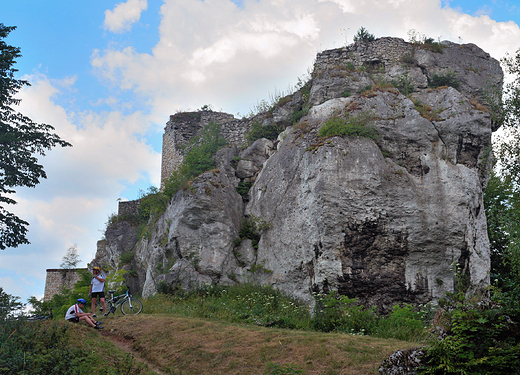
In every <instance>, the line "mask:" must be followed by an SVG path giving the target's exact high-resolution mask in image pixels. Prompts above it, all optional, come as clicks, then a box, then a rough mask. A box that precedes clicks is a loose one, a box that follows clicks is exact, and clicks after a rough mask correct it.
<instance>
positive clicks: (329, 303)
mask: <svg viewBox="0 0 520 375" xmlns="http://www.w3.org/2000/svg"><path fill="white" fill-rule="evenodd" d="M377 322H378V316H377V313H376V311H375V308H369V309H365V308H364V307H363V306H361V305H358V304H357V299H356V298H349V297H347V296H340V295H339V294H338V293H337V292H335V291H331V292H329V293H328V294H326V295H322V294H318V295H316V305H315V309H314V318H313V321H312V326H313V328H314V329H315V330H317V331H323V332H331V331H335V332H344V333H354V334H362V335H370V334H373V333H375V331H376V328H377Z"/></svg>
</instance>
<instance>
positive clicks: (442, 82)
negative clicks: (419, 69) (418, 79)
mask: <svg viewBox="0 0 520 375" xmlns="http://www.w3.org/2000/svg"><path fill="white" fill-rule="evenodd" d="M428 86H429V87H431V88H437V87H442V86H451V87H453V88H454V89H456V90H458V89H459V87H460V82H459V80H458V79H457V74H456V73H455V72H453V71H451V70H448V71H447V72H446V74H433V75H432V77H431V78H430V79H428Z"/></svg>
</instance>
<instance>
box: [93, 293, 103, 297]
mask: <svg viewBox="0 0 520 375" xmlns="http://www.w3.org/2000/svg"><path fill="white" fill-rule="evenodd" d="M92 298H105V292H92Z"/></svg>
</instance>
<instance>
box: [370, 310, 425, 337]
mask: <svg viewBox="0 0 520 375" xmlns="http://www.w3.org/2000/svg"><path fill="white" fill-rule="evenodd" d="M427 317H428V315H427V312H426V311H417V310H416V308H415V307H414V306H412V305H410V304H406V303H405V304H403V305H402V306H399V305H395V306H394V307H393V309H392V312H391V313H390V314H389V315H388V316H387V317H384V318H382V319H381V320H380V321H379V323H378V327H377V333H376V336H378V337H382V338H395V339H398V340H405V341H414V340H417V339H421V338H425V330H424V324H425V322H427Z"/></svg>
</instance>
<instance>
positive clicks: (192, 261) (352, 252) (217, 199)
mask: <svg viewBox="0 0 520 375" xmlns="http://www.w3.org/2000/svg"><path fill="white" fill-rule="evenodd" d="M443 46H444V49H443V51H442V52H440V53H439V52H432V51H429V50H426V49H424V48H423V47H421V46H417V45H413V44H410V43H406V42H405V41H403V40H402V39H399V38H380V39H378V40H376V41H374V42H372V43H356V44H353V45H351V46H347V47H345V48H340V49H335V50H330V51H324V52H322V53H320V54H319V55H318V57H317V60H316V64H315V68H314V71H313V73H312V76H311V80H310V82H308V84H306V85H305V86H304V87H302V88H301V89H300V90H298V91H297V92H296V93H294V94H293V95H291V96H289V97H286V98H284V100H281V101H280V103H281V104H280V105H278V106H277V107H276V108H274V109H273V110H271V111H267V112H265V113H262V114H258V115H257V116H255V117H253V118H250V119H243V120H237V119H234V118H233V117H232V116H231V115H229V116H228V115H226V114H222V113H220V112H218V113H217V112H216V113H212V112H204V113H201V114H197V113H190V114H186V115H183V114H177V115H175V116H172V117H171V118H170V121H169V122H168V126H167V129H166V131H167V132H170V133H168V135H169V138H168V137H166V138H167V139H168V140H170V139H173V140H174V141H175V139H178V140H180V141H179V142H180V144H186V143H187V142H189V140H190V137H192V136H195V135H196V134H198V133H200V129H201V127H203V126H204V124H206V123H210V122H211V121H214V120H215V119H216V120H218V119H222V121H223V124H224V125H223V127H224V128H223V134H224V136H225V137H226V139H227V140H228V142H229V143H230V144H231V145H230V147H226V148H224V149H222V150H220V151H219V152H218V154H217V157H216V162H217V169H215V170H213V171H209V172H206V173H204V174H202V175H201V176H199V177H198V178H196V179H195V180H194V181H193V184H192V186H191V188H190V189H188V190H187V191H181V192H179V193H177V194H176V195H175V196H174V197H173V198H172V200H171V202H170V203H169V205H168V207H167V209H166V211H165V212H164V214H163V215H162V216H161V217H159V218H155V219H154V220H155V221H150V222H149V226H148V229H147V234H146V235H145V236H142V238H141V239H139V240H137V235H136V234H135V233H134V234H131V232H132V230H133V231H134V232H135V231H136V228H133V227H131V226H130V225H129V224H128V225H127V228H128V230H126V229H123V227H121V228H119V227H114V228H110V230H108V231H107V239H106V246H101V247H103V249H101V247H100V249H99V250H98V253H99V255H100V257H102V258H104V259H107V260H108V261H111V262H114V261H115V259H116V258H117V257H118V256H119V255H121V254H122V253H125V252H128V251H133V252H135V258H134V260H133V262H132V267H133V268H134V271H135V272H134V273H135V274H136V275H137V280H138V282H139V285H140V287H141V289H142V293H143V295H144V296H149V295H152V294H154V293H156V291H157V289H158V286H159V284H160V283H165V284H164V285H168V286H170V287H172V288H177V287H179V288H186V289H190V288H195V287H197V286H199V285H201V284H208V283H216V284H232V283H236V282H245V281H252V282H257V283H261V284H269V285H273V286H274V287H276V288H279V289H281V290H283V291H284V292H286V293H290V294H292V295H293V296H295V297H299V298H301V299H303V300H304V301H307V302H308V303H309V304H311V305H312V303H313V297H312V292H327V291H329V290H332V289H333V290H337V291H338V292H339V293H340V294H343V295H348V296H349V297H356V298H358V299H359V300H360V301H361V302H362V303H364V304H365V305H370V306H377V307H378V308H379V310H380V311H382V312H386V311H389V310H390V309H391V308H392V306H393V305H395V304H396V303H400V302H408V303H417V304H418V303H426V302H429V301H432V300H436V299H438V298H440V297H443V296H444V295H445V293H446V292H448V291H449V292H451V291H453V290H454V289H455V288H456V287H457V285H456V280H457V278H456V277H455V275H454V272H453V268H454V267H455V266H457V267H459V269H460V270H461V272H462V273H463V274H464V275H465V276H466V278H467V280H468V281H470V282H471V284H472V286H473V287H475V288H478V287H484V286H486V285H488V283H489V275H488V271H489V268H490V255H489V240H488V237H487V230H486V218H485V212H484V207H483V189H484V188H485V185H486V181H487V176H488V173H489V166H490V160H491V159H492V157H491V156H490V155H489V149H490V145H491V134H492V131H493V130H495V128H496V126H495V124H493V123H492V120H491V116H490V115H489V113H488V109H487V107H486V103H485V100H484V96H485V95H484V94H485V91H486V89H487V88H488V87H489V85H498V86H500V84H501V82H502V79H503V74H502V71H501V69H500V64H499V63H498V62H497V61H496V60H494V59H492V58H490V57H489V55H488V54H486V53H485V52H484V51H482V50H481V49H479V48H478V47H477V46H474V45H456V44H453V43H447V42H443ZM448 73H449V74H451V76H452V77H455V78H456V79H457V82H458V85H454V86H456V87H440V88H436V89H430V88H428V85H429V83H430V82H431V81H432V79H434V77H435V75H442V74H448ZM392 86H393V87H392ZM404 94H406V95H404ZM331 119H334V121H336V123H343V124H344V125H345V127H346V128H348V126H351V128H352V124H353V121H354V120H355V121H357V122H361V125H360V126H361V127H363V126H364V128H363V129H365V130H366V129H373V131H372V133H371V134H372V135H368V136H365V137H362V136H359V135H356V134H357V133H355V134H349V133H348V130H346V134H343V135H337V136H332V137H329V138H322V137H319V136H318V132H319V129H320V128H321V127H322V126H324V125H326V124H327V123H328V122H329V121H330V120H331ZM190 121H191V122H190ZM295 121H296V123H294V122H295ZM253 122H256V123H260V124H264V125H270V124H274V125H277V126H279V127H283V128H285V130H284V131H283V132H282V133H281V134H280V135H279V136H278V139H277V140H276V142H275V143H274V144H273V142H272V141H269V140H266V139H261V140H258V141H256V142H255V143H253V144H252V145H250V146H249V147H245V148H243V145H244V141H245V139H246V137H245V133H246V130H247V129H249V128H250V127H251V124H252V123H253ZM347 125H348V126H347ZM356 126H359V123H358V124H357V125H356ZM358 130H359V129H358ZM176 132H180V133H181V134H177V133H176ZM166 138H165V139H166ZM241 149H242V151H239V150H241ZM180 156H182V155H180V154H175V155H174V157H172V160H174V161H177V162H178V160H179V159H178V157H180ZM237 160H238V162H237ZM163 165H164V164H163ZM167 172H168V171H166V172H164V173H166V174H167ZM241 180H247V181H248V182H254V184H253V185H252V187H251V188H250V190H249V200H248V203H247V205H246V206H245V204H244V201H247V199H245V200H243V199H242V196H241V195H239V194H238V193H237V191H236V188H237V186H239V183H240V182H241ZM240 186H241V187H242V186H243V184H241V185H240ZM246 220H256V221H258V222H261V223H263V224H265V225H263V227H262V229H261V230H259V233H257V234H258V236H259V237H260V240H259V242H258V246H256V242H255V247H254V248H253V246H252V242H251V241H250V240H248V239H244V238H242V239H240V238H239V232H240V228H241V226H242V225H243V223H244V222H245V221H246ZM458 287H460V288H463V287H465V286H464V285H458Z"/></svg>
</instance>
